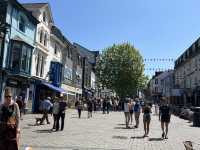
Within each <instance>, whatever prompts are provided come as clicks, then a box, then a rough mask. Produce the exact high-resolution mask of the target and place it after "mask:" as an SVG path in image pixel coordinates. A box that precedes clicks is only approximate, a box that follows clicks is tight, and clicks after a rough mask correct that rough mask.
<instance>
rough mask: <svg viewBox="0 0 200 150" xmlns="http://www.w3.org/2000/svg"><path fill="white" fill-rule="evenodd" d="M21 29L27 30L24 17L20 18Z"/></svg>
mask: <svg viewBox="0 0 200 150" xmlns="http://www.w3.org/2000/svg"><path fill="white" fill-rule="evenodd" d="M19 30H20V31H22V32H25V20H24V18H23V17H20V19H19Z"/></svg>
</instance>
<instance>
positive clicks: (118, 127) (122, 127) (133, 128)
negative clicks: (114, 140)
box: [114, 127, 135, 130]
mask: <svg viewBox="0 0 200 150" xmlns="http://www.w3.org/2000/svg"><path fill="white" fill-rule="evenodd" d="M114 129H126V130H127V129H135V128H134V127H128V128H126V127H114Z"/></svg>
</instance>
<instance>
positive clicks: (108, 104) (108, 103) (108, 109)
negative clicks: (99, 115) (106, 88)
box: [106, 97, 111, 114]
mask: <svg viewBox="0 0 200 150" xmlns="http://www.w3.org/2000/svg"><path fill="white" fill-rule="evenodd" d="M110 105H111V104H110V99H109V97H107V99H106V111H107V114H109V111H110Z"/></svg>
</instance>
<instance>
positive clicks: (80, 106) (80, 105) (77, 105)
mask: <svg viewBox="0 0 200 150" xmlns="http://www.w3.org/2000/svg"><path fill="white" fill-rule="evenodd" d="M75 107H76V109H77V111H78V118H79V119H80V118H81V111H82V109H83V103H82V101H81V100H78V101H76V103H75Z"/></svg>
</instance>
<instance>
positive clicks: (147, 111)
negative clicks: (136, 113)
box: [142, 103, 151, 137]
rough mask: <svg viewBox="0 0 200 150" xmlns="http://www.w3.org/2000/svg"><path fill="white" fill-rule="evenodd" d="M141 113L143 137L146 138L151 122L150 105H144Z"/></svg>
mask: <svg viewBox="0 0 200 150" xmlns="http://www.w3.org/2000/svg"><path fill="white" fill-rule="evenodd" d="M142 111H143V123H144V137H148V135H149V125H150V122H151V107H150V105H149V104H147V103H145V105H144V107H143V109H142Z"/></svg>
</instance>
